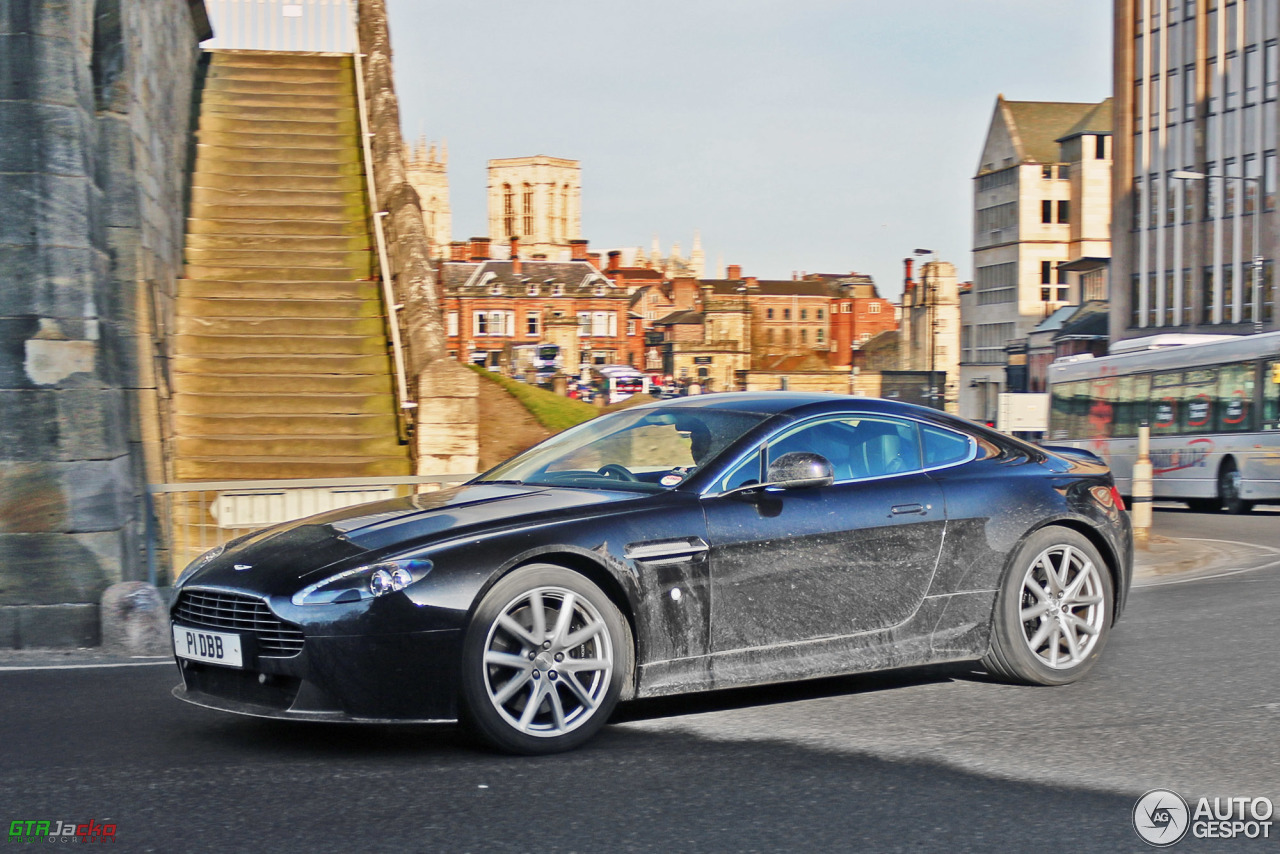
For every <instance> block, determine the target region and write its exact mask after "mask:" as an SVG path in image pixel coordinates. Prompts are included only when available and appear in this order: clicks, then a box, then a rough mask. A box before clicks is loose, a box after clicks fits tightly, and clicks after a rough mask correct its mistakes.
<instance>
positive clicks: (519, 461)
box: [476, 407, 768, 492]
mask: <svg viewBox="0 0 1280 854" xmlns="http://www.w3.org/2000/svg"><path fill="white" fill-rule="evenodd" d="M767 417H768V416H767V415H759V414H754V413H746V412H727V411H724V410H711V409H690V408H687V407H672V408H670V409H633V410H626V411H623V412H615V413H612V414H610V415H604V416H601V417H600V418H596V419H593V420H591V421H588V422H586V423H585V424H580V425H578V426H577V427H574V428H572V429H570V430H566V431H565V432H563V433H561V434H560V435H558V436H553V437H551V438H550V439H548V440H547V441H545V442H543V443H542V444H540V445H537V446H535V447H533V448H531V449H530V450H528V451H525V452H524V453H523V454H521V455H519V456H518V457H514V458H512V459H510V460H508V461H507V462H505V463H503V464H502V465H500V466H498V467H497V468H495V469H493V470H491V471H490V472H488V473H487V474H485V475H484V476H483V477H482V478H480V479H478V480H477V481H476V482H477V483H486V482H494V481H503V482H508V483H528V484H546V485H554V486H575V487H588V488H594V489H637V490H643V491H654V492H658V491H662V490H664V489H671V488H673V487H676V486H679V485H680V484H681V483H683V482H684V481H685V480H686V479H687V478H688V477H689V475H690V474H692V473H693V472H694V471H695V470H696V469H697V468H698V467H699V466H706V465H708V464H709V463H710V462H711V461H712V460H714V459H715V457H716V456H717V455H718V454H719V453H720V452H721V451H723V450H724V449H725V448H727V447H729V445H731V444H733V442H734V440H736V439H737V438H738V437H739V436H741V435H743V434H744V433H746V432H747V431H749V430H751V429H752V428H753V427H755V426H756V425H757V424H759V423H760V422H761V421H763V420H764V419H765V418H767Z"/></svg>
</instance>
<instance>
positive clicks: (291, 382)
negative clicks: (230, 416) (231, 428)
mask: <svg viewBox="0 0 1280 854" xmlns="http://www.w3.org/2000/svg"><path fill="white" fill-rule="evenodd" d="M384 367H385V365H384ZM171 382H172V384H173V390H174V392H175V393H176V394H183V395H232V396H235V397H241V396H243V397H246V398H247V397H252V396H253V395H259V394H261V395H267V396H269V397H277V396H278V397H280V398H282V399H283V398H286V397H290V396H293V397H295V398H296V397H298V396H301V395H311V394H317V395H344V396H345V395H348V394H364V395H385V396H387V399H388V400H390V399H391V394H392V385H393V383H392V378H391V375H390V374H389V373H380V374H354V373H350V374H301V373H291V374H281V375H279V376H263V375H260V374H219V373H202V374H192V373H185V372H176V373H174V374H173V377H172V380H171Z"/></svg>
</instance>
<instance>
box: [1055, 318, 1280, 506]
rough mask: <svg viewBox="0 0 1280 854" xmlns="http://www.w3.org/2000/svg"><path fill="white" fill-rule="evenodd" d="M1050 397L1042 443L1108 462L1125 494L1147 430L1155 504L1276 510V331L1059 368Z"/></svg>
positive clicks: (1279, 400)
mask: <svg viewBox="0 0 1280 854" xmlns="http://www.w3.org/2000/svg"><path fill="white" fill-rule="evenodd" d="M1161 337H1162V338H1167V337H1168V336H1161ZM1049 391H1050V408H1049V432H1048V435H1047V437H1046V441H1047V442H1048V443H1050V444H1055V445H1071V446H1074V447H1078V448H1083V449H1085V450H1088V451H1092V452H1093V453H1095V454H1097V455H1098V456H1100V457H1102V458H1103V459H1104V460H1106V461H1107V463H1108V464H1109V465H1110V466H1111V469H1112V472H1113V473H1114V474H1115V478H1116V485H1117V487H1118V488H1119V489H1120V491H1121V492H1122V493H1125V494H1132V489H1131V482H1132V477H1133V463H1134V461H1135V459H1136V457H1137V452H1138V439H1137V436H1138V427H1139V426H1140V425H1141V424H1142V423H1144V422H1145V423H1147V424H1148V425H1149V427H1150V431H1151V451H1150V455H1151V464H1152V469H1153V471H1154V477H1153V480H1152V493H1153V496H1154V497H1155V498H1157V499H1173V500H1178V501H1185V502H1186V503H1187V504H1188V505H1189V506H1190V507H1191V508H1192V509H1195V510H1200V511H1205V512H1212V511H1216V510H1219V509H1225V510H1227V511H1228V512H1230V513H1247V512H1248V511H1249V510H1250V509H1252V508H1253V506H1254V505H1255V504H1260V503H1280V332H1268V333H1264V334H1260V335H1248V336H1230V337H1228V336H1223V337H1222V338H1221V339H1218V340H1214V341H1210V342H1204V343H1189V344H1185V345H1182V346H1173V347H1164V348H1161V349H1147V350H1133V351H1128V352H1125V353H1121V354H1118V355H1112V356H1103V357H1100V358H1095V359H1090V358H1083V359H1081V358H1079V357H1072V358H1068V359H1062V360H1059V361H1056V362H1054V363H1053V364H1052V365H1050V366H1049Z"/></svg>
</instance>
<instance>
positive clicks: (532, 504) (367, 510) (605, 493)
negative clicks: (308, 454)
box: [184, 483, 646, 593]
mask: <svg viewBox="0 0 1280 854" xmlns="http://www.w3.org/2000/svg"><path fill="white" fill-rule="evenodd" d="M643 497H646V494H645V493H637V492H630V491H622V490H596V489H566V488H563V487H545V486H525V485H523V484H501V483H477V484H468V485H464V486H459V487H455V488H453V489H442V490H439V491H437V492H429V493H423V494H420V495H410V496H407V497H404V498H393V499H390V500H388V501H378V502H373V503H370V504H359V505H355V506H352V507H344V508H341V509H338V510H331V511H329V512H327V513H321V514H319V515H316V516H309V517H307V518H305V519H299V520H297V521H294V522H286V523H284V524H282V525H276V526H274V527H271V528H265V529H263V530H261V531H257V532H255V533H253V534H250V535H249V536H247V537H243V538H241V539H239V540H233V541H232V542H231V543H229V544H228V546H227V549H226V551H224V552H223V553H222V554H221V555H219V556H218V557H217V558H215V559H214V560H212V561H210V562H209V564H208V565H207V566H205V567H203V568H202V569H200V570H198V571H197V572H196V573H195V574H193V575H192V577H191V578H190V580H188V581H187V582H186V583H185V584H184V586H186V585H202V584H207V585H215V586H222V585H226V586H234V587H246V586H249V587H252V588H254V589H257V590H260V591H262V592H270V593H290V592H293V590H294V589H296V587H297V582H298V581H302V580H307V579H309V578H310V577H312V576H317V575H319V574H320V572H321V571H323V570H325V569H327V568H328V567H332V566H334V565H335V564H338V563H343V562H348V561H351V560H353V559H356V558H360V557H362V556H366V555H368V556H370V558H371V559H381V558H382V557H383V556H384V555H390V554H393V553H396V552H400V551H404V550H408V549H411V548H418V547H422V546H426V545H429V544H430V543H431V542H432V541H433V540H436V539H446V538H453V537H457V536H465V535H469V534H474V533H477V532H479V531H481V530H487V529H492V528H495V527H499V528H501V527H510V526H519V525H522V524H528V523H530V522H532V521H535V520H541V519H545V518H548V517H551V518H554V517H556V516H559V515H566V514H571V513H574V512H575V511H578V510H581V509H584V508H589V507H598V506H600V505H607V504H613V503H618V502H622V501H633V500H636V499H639V498H643ZM311 580H314V579H311Z"/></svg>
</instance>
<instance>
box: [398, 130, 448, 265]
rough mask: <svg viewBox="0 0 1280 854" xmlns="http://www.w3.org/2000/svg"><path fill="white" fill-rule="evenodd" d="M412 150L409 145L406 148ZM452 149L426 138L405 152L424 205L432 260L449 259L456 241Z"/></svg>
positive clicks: (407, 169)
mask: <svg viewBox="0 0 1280 854" xmlns="http://www.w3.org/2000/svg"><path fill="white" fill-rule="evenodd" d="M406 148H408V146H406ZM448 168H449V147H448V145H447V144H446V143H444V142H441V143H440V147H439V148H438V149H437V148H436V144H435V143H434V142H433V143H430V144H429V145H428V143H427V141H426V139H425V138H423V137H419V138H418V144H417V145H415V146H414V147H413V148H412V149H410V150H408V151H406V152H405V174H406V176H407V177H408V179H409V183H410V184H411V185H412V186H413V189H415V190H417V192H418V200H419V202H420V203H421V205H422V224H423V225H424V226H426V229H427V238H428V239H429V240H430V241H431V257H432V258H444V257H447V256H448V252H449V241H450V240H452V239H453V238H452V232H453V215H452V213H451V212H450V208H449V173H448Z"/></svg>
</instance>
